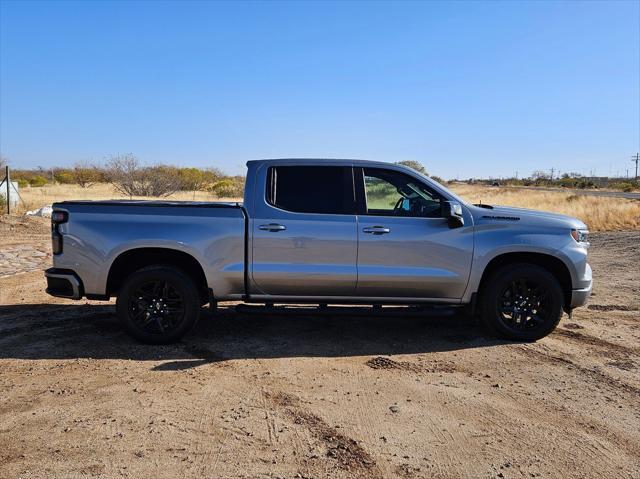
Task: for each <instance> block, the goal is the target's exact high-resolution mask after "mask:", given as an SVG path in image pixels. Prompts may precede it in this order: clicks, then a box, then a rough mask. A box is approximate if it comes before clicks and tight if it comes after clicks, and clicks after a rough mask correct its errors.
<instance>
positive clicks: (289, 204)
mask: <svg viewBox="0 0 640 479" xmlns="http://www.w3.org/2000/svg"><path fill="white" fill-rule="evenodd" d="M267 202H268V203H269V204H271V205H273V206H276V207H277V208H280V209H283V210H287V211H293V212H296V213H321V214H341V215H347V214H348V215H353V214H355V208H356V206H355V205H356V203H355V195H354V189H353V173H352V169H351V167H343V166H273V167H271V168H269V172H268V175H267Z"/></svg>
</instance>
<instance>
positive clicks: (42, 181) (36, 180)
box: [29, 176, 47, 187]
mask: <svg viewBox="0 0 640 479" xmlns="http://www.w3.org/2000/svg"><path fill="white" fill-rule="evenodd" d="M29 184H30V185H31V186H35V187H40V186H44V185H46V184H47V179H46V178H45V177H44V176H34V177H33V178H31V179H30V180H29Z"/></svg>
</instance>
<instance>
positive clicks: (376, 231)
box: [362, 226, 391, 235]
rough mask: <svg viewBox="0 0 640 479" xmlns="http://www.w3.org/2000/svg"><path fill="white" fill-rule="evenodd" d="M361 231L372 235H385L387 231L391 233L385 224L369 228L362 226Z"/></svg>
mask: <svg viewBox="0 0 640 479" xmlns="http://www.w3.org/2000/svg"><path fill="white" fill-rule="evenodd" d="M362 231H363V232H364V233H369V234H373V235H385V234H387V233H391V230H390V229H389V228H387V227H386V226H371V227H369V228H362Z"/></svg>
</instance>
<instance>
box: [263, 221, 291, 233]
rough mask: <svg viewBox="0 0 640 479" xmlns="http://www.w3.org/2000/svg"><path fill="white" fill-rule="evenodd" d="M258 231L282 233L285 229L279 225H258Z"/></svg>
mask: <svg viewBox="0 0 640 479" xmlns="http://www.w3.org/2000/svg"><path fill="white" fill-rule="evenodd" d="M258 229H259V230H262V231H273V232H276V231H284V230H286V229H287V227H286V226H285V225H279V224H277V223H269V224H268V225H260V226H258Z"/></svg>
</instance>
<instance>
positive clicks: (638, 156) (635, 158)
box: [631, 153, 640, 181]
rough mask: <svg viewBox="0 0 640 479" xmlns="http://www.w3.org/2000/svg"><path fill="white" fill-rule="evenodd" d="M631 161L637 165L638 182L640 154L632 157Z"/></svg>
mask: <svg viewBox="0 0 640 479" xmlns="http://www.w3.org/2000/svg"><path fill="white" fill-rule="evenodd" d="M631 161H634V162H635V163H636V181H637V180H638V162H639V161H640V153H636V154H635V156H632V157H631Z"/></svg>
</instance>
